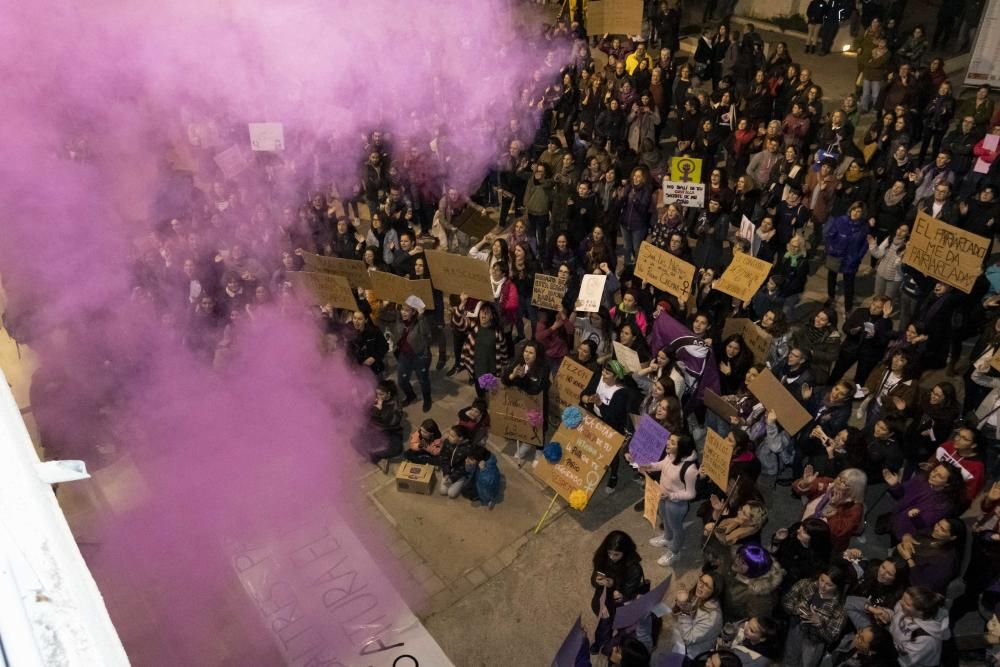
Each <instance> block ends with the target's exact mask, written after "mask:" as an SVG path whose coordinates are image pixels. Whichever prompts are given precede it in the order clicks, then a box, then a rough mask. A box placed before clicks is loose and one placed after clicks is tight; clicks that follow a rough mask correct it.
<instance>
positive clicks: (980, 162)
mask: <svg viewBox="0 0 1000 667" xmlns="http://www.w3.org/2000/svg"><path fill="white" fill-rule="evenodd" d="M972 171H974V172H976V173H977V174H988V173H989V172H990V163H989V162H987V161H986V160H984V159H983V158H981V157H980V158H976V166H974V167H973V168H972Z"/></svg>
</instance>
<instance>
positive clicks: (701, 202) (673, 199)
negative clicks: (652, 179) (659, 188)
mask: <svg viewBox="0 0 1000 667" xmlns="http://www.w3.org/2000/svg"><path fill="white" fill-rule="evenodd" d="M663 203H664V204H678V205H679V206H691V207H694V208H703V207H704V206H705V184H704V183H675V182H673V181H668V180H667V179H663Z"/></svg>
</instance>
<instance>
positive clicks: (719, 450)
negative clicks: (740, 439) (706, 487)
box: [701, 428, 735, 489]
mask: <svg viewBox="0 0 1000 667" xmlns="http://www.w3.org/2000/svg"><path fill="white" fill-rule="evenodd" d="M733 447H735V445H734V444H733V442H732V441H731V440H730V439H729V438H723V437H722V436H721V435H719V434H718V433H716V432H715V431H713V430H712V429H711V428H710V429H708V430H707V431H706V433H705V451H704V452H703V453H702V455H701V472H703V473H705V474H706V475H707V476H708V478H709V479H710V480H712V481H713V482H715V485H716V486H718V487H719V488H720V489H727V488H729V464H730V463H731V462H732V460H733Z"/></svg>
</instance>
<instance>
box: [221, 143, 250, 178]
mask: <svg viewBox="0 0 1000 667" xmlns="http://www.w3.org/2000/svg"><path fill="white" fill-rule="evenodd" d="M215 164H216V165H217V166H218V167H219V171H221V172H222V175H223V177H225V178H226V179H227V180H228V179H232V178H236V177H237V176H239V175H240V174H241V173H243V170H244V169H246V168H247V166H248V165H249V164H250V160H249V159H248V158H247V156H246V153H244V152H243V149H241V148H240V147H239V146H237V145H236V144H233V145H232V146H230V147H229V148H227V149H226V150H224V151H221V152H219V153H216V154H215Z"/></svg>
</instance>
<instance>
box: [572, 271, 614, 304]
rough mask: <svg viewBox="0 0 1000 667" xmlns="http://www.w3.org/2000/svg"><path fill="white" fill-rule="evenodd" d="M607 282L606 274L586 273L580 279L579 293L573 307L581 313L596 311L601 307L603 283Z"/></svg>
mask: <svg viewBox="0 0 1000 667" xmlns="http://www.w3.org/2000/svg"><path fill="white" fill-rule="evenodd" d="M606 282H608V276H607V275H606V274H601V275H595V274H593V273H588V274H587V275H585V276H584V277H583V280H581V281H580V294H579V295H577V297H576V306H575V309H576V310H578V311H580V312H582V313H596V312H597V311H599V310H600V309H601V301H602V300H603V299H604V283H606Z"/></svg>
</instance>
